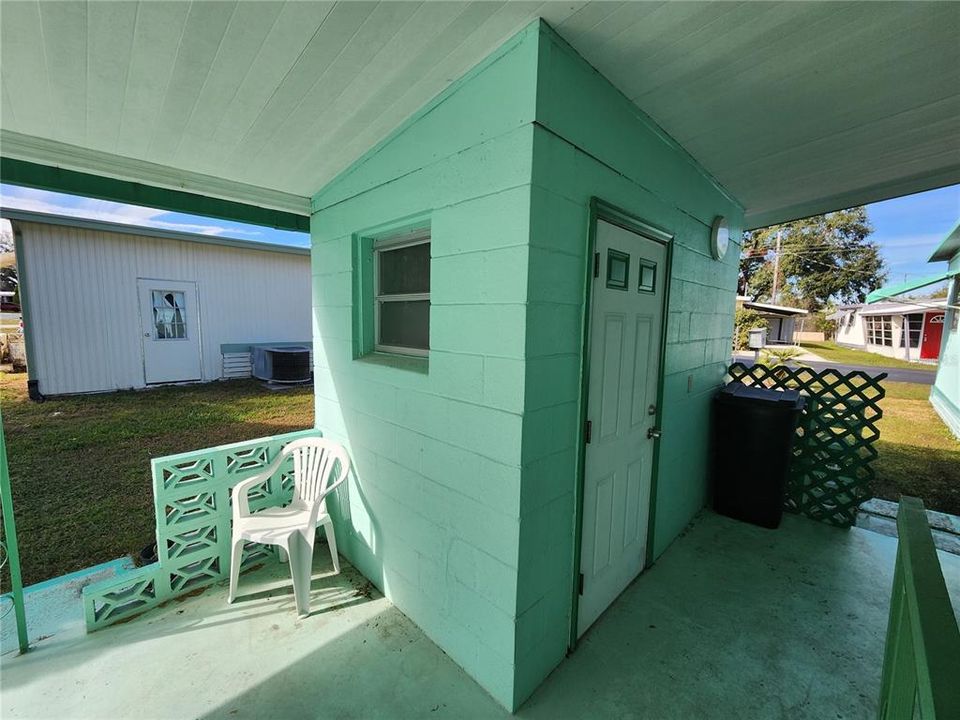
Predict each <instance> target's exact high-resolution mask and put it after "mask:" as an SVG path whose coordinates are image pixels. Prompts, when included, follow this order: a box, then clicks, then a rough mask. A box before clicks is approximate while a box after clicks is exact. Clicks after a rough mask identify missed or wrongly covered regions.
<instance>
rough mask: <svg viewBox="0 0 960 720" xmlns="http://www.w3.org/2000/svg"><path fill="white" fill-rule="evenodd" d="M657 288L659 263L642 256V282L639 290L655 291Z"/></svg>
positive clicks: (638, 286) (638, 287)
mask: <svg viewBox="0 0 960 720" xmlns="http://www.w3.org/2000/svg"><path fill="white" fill-rule="evenodd" d="M656 289H657V264H656V263H655V262H653V261H652V260H645V259H644V258H640V282H639V284H638V285H637V292H654V291H656Z"/></svg>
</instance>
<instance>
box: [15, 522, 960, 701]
mask: <svg viewBox="0 0 960 720" xmlns="http://www.w3.org/2000/svg"><path fill="white" fill-rule="evenodd" d="M895 549H896V541H895V540H894V539H893V538H890V537H885V536H882V535H878V534H876V533H872V532H869V531H866V530H861V529H858V528H854V529H852V530H850V531H843V530H837V529H834V528H830V527H827V526H824V525H820V524H817V523H814V522H811V521H807V520H804V519H802V518H797V517H790V516H788V517H786V518H785V519H784V524H783V526H782V527H781V529H780V530H778V531H769V530H763V529H761V528H756V527H753V526H750V525H745V524H742V523H738V522H736V521H733V520H729V519H727V518H722V517H719V516H716V515H714V514H712V513H709V512H705V513H704V514H703V515H702V516H701V517H700V518H699V519H698V520H697V521H696V522H695V523H694V525H693V526H692V527H691V528H690V529H689V530H688V532H687V533H686V534H685V535H684V536H682V537H680V538H679V539H678V540H677V541H676V542H675V543H674V544H673V546H672V547H671V548H670V549H669V550H668V551H667V552H666V554H665V555H664V556H663V557H662V558H661V559H660V561H659V562H658V563H657V564H656V565H655V566H654V567H653V568H651V569H650V570H648V571H647V572H646V573H644V574H643V575H642V576H641V577H640V578H639V579H638V580H637V581H636V582H634V583H633V585H631V586H630V587H629V588H628V589H627V590H626V592H625V593H624V594H623V595H622V596H621V597H620V599H619V600H618V601H617V602H616V603H615V604H614V605H613V606H612V607H611V608H610V609H609V610H608V611H607V612H606V613H605V614H604V615H603V616H602V617H601V619H600V620H599V621H598V622H597V624H596V625H594V627H593V628H592V629H591V630H590V631H588V633H587V634H586V635H585V636H584V638H583V639H582V640H581V643H580V645H579V647H578V649H577V651H576V652H575V653H574V654H572V655H571V656H570V657H569V658H568V659H567V660H566V661H565V662H564V663H563V664H562V665H561V666H560V667H559V668H557V670H556V671H554V673H553V674H552V675H551V676H550V677H549V678H548V679H547V681H546V682H545V683H544V684H543V685H542V686H541V687H540V688H539V690H538V691H537V692H536V693H535V694H534V696H533V697H532V698H531V699H530V700H529V701H528V702H527V703H526V704H525V705H524V706H523V708H521V710H520V711H519V712H518V713H517V715H518V716H519V717H523V718H597V717H635V718H644V717H650V718H674V717H676V718H689V717H698V718H700V717H702V718H728V717H737V716H739V717H757V718H781V717H784V718H786V717H789V718H807V717H809V718H872V717H874V716H875V714H876V696H877V693H878V692H879V684H880V667H881V661H882V656H883V640H884V634H885V630H886V621H887V609H888V604H889V594H890V584H891V582H892V577H893V564H894V552H895ZM316 557H317V563H316V565H315V575H314V582H313V592H312V607H313V613H312V614H311V616H310V617H308V618H305V619H303V620H298V619H297V618H296V616H295V614H294V611H293V597H292V594H291V593H290V590H289V587H288V586H289V579H288V577H287V575H286V566H285V565H270V566H268V567H265V568H263V569H261V570H258V571H256V572H253V573H250V574H248V575H245V576H244V577H243V578H242V579H241V593H242V594H243V597H242V598H240V600H239V601H238V602H237V604H235V605H233V606H228V605H227V604H226V587H225V586H223V585H219V586H215V587H213V588H210V589H208V590H207V591H206V592H204V593H202V594H200V595H198V596H196V597H192V598H188V599H185V600H183V601H181V602H172V603H170V604H169V605H167V606H165V607H163V608H161V609H159V610H156V611H154V612H152V613H150V614H148V615H146V616H144V617H142V618H139V619H137V620H134V621H132V622H129V623H126V624H121V625H118V626H114V627H112V628H107V629H106V630H102V631H100V632H97V633H93V634H91V635H78V634H74V635H72V636H70V635H66V634H64V635H58V636H55V637H53V638H49V639H47V640H44V641H41V642H40V643H38V644H37V645H36V647H35V648H33V649H32V650H31V651H30V652H29V653H27V654H26V655H23V656H19V657H16V656H7V657H4V658H3V662H2V668H0V670H2V675H0V690H2V697H0V704H2V707H0V713H2V716H3V717H4V718H33V717H57V718H111V719H115V718H138V719H142V718H236V719H240V718H264V717H270V718H308V717H318V718H320V717H322V718H416V717H431V718H433V717H450V718H499V717H505V716H507V713H506V712H505V711H504V710H503V709H502V708H500V707H499V706H498V705H497V704H496V703H495V702H494V701H493V700H492V699H491V698H490V697H489V696H488V695H487V694H486V693H485V692H484V691H483V690H482V689H481V688H480V687H479V686H478V685H476V684H475V683H474V682H473V681H472V680H471V679H470V678H469V677H468V676H467V675H466V674H465V673H464V672H463V671H462V670H460V668H459V667H457V666H456V665H455V664H454V663H453V662H452V661H451V660H450V659H449V658H448V657H447V656H446V655H445V654H444V653H443V652H442V651H441V650H440V649H439V648H437V647H436V646H435V645H434V644H433V643H432V642H431V641H430V640H429V639H428V638H427V637H426V636H425V635H424V634H423V633H422V632H421V631H420V630H419V629H418V628H417V627H416V626H414V625H413V624H412V623H411V622H410V621H409V620H407V619H406V618H405V617H404V616H403V614H402V613H400V612H399V611H398V610H397V609H396V608H394V607H393V606H392V605H391V604H390V603H389V602H388V601H387V600H386V599H384V598H383V597H382V596H381V595H380V594H379V593H378V592H377V591H376V589H374V588H372V586H370V585H369V584H368V583H367V582H366V581H365V580H364V578H362V577H361V576H360V575H359V574H358V573H356V571H354V570H353V569H352V568H350V567H349V566H348V565H346V564H345V567H344V572H343V573H342V574H341V575H339V576H331V575H329V562H330V561H329V557H326V556H325V553H324V552H323V549H322V548H320V549H318V552H317V555H316ZM940 559H941V565H942V566H943V568H944V574H945V576H946V577H947V584H948V586H949V587H950V590H951V594H952V595H953V597H954V598H955V599H954V607H955V608H957V607H960V602H957V598H960V557H956V556H953V555H947V554H941V555H940Z"/></svg>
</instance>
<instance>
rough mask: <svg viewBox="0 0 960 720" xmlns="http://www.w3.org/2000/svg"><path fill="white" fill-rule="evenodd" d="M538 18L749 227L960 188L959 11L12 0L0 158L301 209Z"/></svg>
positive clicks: (6, 25)
mask: <svg viewBox="0 0 960 720" xmlns="http://www.w3.org/2000/svg"><path fill="white" fill-rule="evenodd" d="M536 17H543V18H544V19H546V20H547V21H548V22H549V23H550V24H551V25H552V26H553V27H554V28H555V29H556V30H557V31H558V32H559V33H560V34H561V35H562V36H563V37H565V38H566V39H567V40H568V41H569V42H570V43H571V44H572V45H573V46H574V47H575V48H576V49H577V50H578V51H579V52H580V53H581V54H582V55H583V56H584V57H586V58H587V60H589V61H590V62H591V63H593V64H594V65H595V66H596V67H597V68H598V69H599V70H600V71H601V72H602V73H603V74H604V75H606V76H607V77H608V78H609V79H610V80H611V81H612V82H613V83H614V84H615V85H617V86H618V87H619V88H620V89H621V90H622V91H623V93H624V94H625V95H627V97H629V98H630V99H631V100H633V101H634V102H635V103H636V104H637V106H638V107H639V108H640V109H642V110H644V111H645V112H646V113H648V114H649V115H650V116H651V117H653V119H654V120H656V121H657V122H658V123H659V124H660V125H661V126H662V127H663V128H664V129H665V130H666V131H667V132H668V133H670V134H671V135H672V136H673V137H674V138H675V139H676V140H678V141H679V142H680V143H681V144H682V145H683V146H684V147H686V148H687V150H689V151H690V153H691V154H692V155H693V156H694V157H695V158H696V159H697V160H699V161H700V163H701V164H702V165H703V166H704V167H705V168H706V169H707V170H708V171H709V172H710V173H712V174H713V175H714V176H715V177H716V178H717V179H718V180H719V181H720V182H721V183H722V184H723V185H724V186H726V187H727V189H728V190H729V191H730V192H731V193H732V194H733V195H734V196H735V197H737V198H738V199H739V200H740V201H741V202H742V203H743V204H744V205H745V206H746V208H747V210H748V213H749V214H750V215H751V217H752V218H753V219H754V220H758V219H759V220H763V221H773V220H779V219H787V217H788V216H796V214H799V213H801V211H802V212H806V213H807V214H809V213H810V212H816V211H818V210H826V209H833V208H835V207H838V206H843V205H849V204H855V203H858V202H863V201H868V200H875V199H880V198H882V197H890V196H894V195H898V194H903V193H906V192H914V191H918V190H922V189H927V188H930V187H936V186H939V185H944V184H949V183H952V182H960V42H958V37H960V4H958V3H933V4H927V3H919V2H918V3H906V2H904V3H888V4H875V3H849V4H838V3H833V4H828V3H753V2H748V3H733V2H727V3H716V4H710V3H660V2H646V3H608V2H564V3H558V2H555V3H543V4H541V3H530V2H510V3H489V2H472V3H449V2H426V3H415V2H383V3H377V2H349V3H321V2H287V3H283V2H204V1H197V2H192V3H186V2H156V1H154V2H80V1H72V2H51V1H47V0H43V1H41V2H36V1H33V0H31V1H28V2H3V3H2V4H0V43H2V47H0V75H2V83H0V84H2V99H0V126H2V129H3V136H2V137H0V141H2V146H0V152H2V153H3V154H4V155H6V156H10V157H19V158H22V159H27V160H35V161H39V162H45V163H47V164H49V163H50V162H51V158H53V157H69V158H70V159H69V160H66V161H64V162H62V163H58V164H63V165H65V166H72V167H74V168H75V169H84V170H88V171H93V172H97V171H100V172H105V173H110V174H113V175H117V176H123V175H130V174H134V175H135V174H141V175H142V174H147V175H149V174H150V173H151V168H153V169H154V170H155V169H156V166H160V167H162V168H167V169H170V170H171V171H173V172H172V175H171V173H168V174H167V176H166V177H165V179H161V180H158V182H165V183H167V184H176V182H175V181H171V180H170V177H177V176H180V177H182V178H183V181H182V182H180V183H179V184H180V185H182V186H184V187H187V188H200V189H202V187H203V184H204V178H208V179H210V180H211V182H212V181H213V179H219V180H223V181H228V182H227V183H226V184H221V186H219V187H218V188H216V189H214V190H212V191H211V192H212V194H219V195H221V196H230V195H234V196H235V197H236V198H237V199H242V200H246V201H250V197H249V192H248V193H247V194H244V193H241V192H239V191H238V192H237V193H232V192H231V189H230V185H229V184H230V183H237V184H238V185H237V186H236V187H237V188H243V187H246V190H247V191H249V190H250V188H251V186H252V188H253V190H254V195H255V194H256V193H255V190H256V189H257V188H266V189H269V190H271V191H274V193H273V194H271V195H270V200H269V201H266V202H265V203H264V204H269V205H272V206H275V207H284V209H293V207H294V206H295V205H297V204H298V203H300V199H301V198H303V197H307V196H310V195H312V194H313V193H314V192H316V191H317V190H318V189H319V188H321V187H322V186H323V185H324V184H325V183H326V182H328V181H329V180H330V179H332V178H333V177H334V176H335V175H336V174H337V173H338V172H340V171H341V170H343V169H344V168H346V167H348V166H349V165H350V164H351V163H352V162H353V161H355V160H356V159H357V158H358V157H359V156H360V155H361V154H362V153H363V152H364V151H365V150H367V149H368V148H369V147H370V146H371V145H373V144H375V143H376V142H377V141H378V140H380V139H381V138H383V137H384V136H385V135H386V134H388V133H389V132H390V131H391V130H393V129H394V128H395V127H397V126H398V125H399V124H400V123H401V122H402V121H403V120H404V119H405V118H407V117H408V116H409V115H411V114H412V113H413V112H415V111H416V110H417V109H418V108H419V107H420V106H421V105H423V104H424V103H425V102H427V101H428V100H429V99H430V98H432V97H433V96H435V95H436V94H437V93H438V92H440V91H442V90H443V89H444V87H446V86H447V85H448V84H449V83H450V82H452V81H453V80H455V79H456V78H458V77H459V76H460V75H462V74H463V73H464V72H465V71H466V70H467V69H469V68H470V67H471V66H473V65H474V64H476V63H477V62H478V61H480V60H481V59H482V58H483V57H485V56H486V55H487V54H488V53H489V52H491V51H492V50H493V49H494V48H495V47H497V46H498V45H499V44H500V43H501V42H503V41H504V40H505V39H506V38H508V37H509V36H510V35H512V34H513V33H515V32H516V31H518V30H519V29H521V28H522V27H523V26H525V25H526V24H527V23H529V22H530V21H531V20H533V19H534V18H536ZM59 143H66V144H68V145H71V146H75V147H73V148H64V147H62V146H61V145H59ZM148 163H149V164H153V165H148ZM142 179H145V180H147V181H149V179H150V178H149V177H146V178H142ZM241 184H242V185H241ZM277 191H279V192H277ZM283 194H288V195H289V197H285V196H284V195H283Z"/></svg>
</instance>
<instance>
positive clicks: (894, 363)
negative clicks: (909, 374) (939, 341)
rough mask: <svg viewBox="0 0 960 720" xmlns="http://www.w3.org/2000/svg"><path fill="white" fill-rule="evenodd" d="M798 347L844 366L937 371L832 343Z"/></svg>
mask: <svg viewBox="0 0 960 720" xmlns="http://www.w3.org/2000/svg"><path fill="white" fill-rule="evenodd" d="M800 346H801V347H803V348H805V349H807V350H809V351H810V352H812V353H813V354H814V355H819V356H820V357H822V358H823V359H824V360H830V361H832V362H837V363H842V364H846V365H869V366H871V367H895V368H909V369H911V370H927V371H929V372H936V371H937V366H936V365H930V364H927V363H919V362H907V361H906V360H898V359H897V358H890V357H887V356H886V355H878V354H877V353H872V352H866V351H865V350H856V349H854V348H848V347H843V346H841V345H837V344H836V343H834V342H802V343H800Z"/></svg>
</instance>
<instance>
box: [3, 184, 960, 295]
mask: <svg viewBox="0 0 960 720" xmlns="http://www.w3.org/2000/svg"><path fill="white" fill-rule="evenodd" d="M0 203H2V204H3V205H5V206H7V207H16V208H20V209H24V210H33V211H37V212H48V213H55V214H58V215H71V216H78V217H86V218H93V219H96V220H107V221H111V222H122V223H129V224H133V225H147V226H150V227H159V228H164V229H167V230H179V231H182V232H193V233H201V234H206V235H220V236H224V237H235V238H240V239H248V240H259V241H262V242H274V243H281V244H285V245H301V246H306V245H309V244H310V239H309V236H308V235H307V234H306V233H295V232H286V231H283V230H273V229H272V228H265V227H259V226H256V225H244V224H242V223H232V222H227V221H224V220H215V219H211V218H204V217H197V216H194V215H184V214H182V213H172V212H166V211H163V210H153V209H150V208H143V207H138V206H135V205H123V204H120V203H114V202H108V201H105V200H91V199H88V198H81V197H75V196H72V195H62V194H60V193H51V192H45V191H43V190H32V189H29V188H22V187H16V186H13V185H0ZM867 213H868V215H869V217H870V222H871V223H872V224H873V228H874V232H873V235H872V236H871V237H872V239H873V240H875V241H876V242H877V243H878V244H879V245H880V248H881V252H882V254H883V257H884V260H885V261H886V267H887V271H888V273H889V277H888V282H890V283H894V282H897V283H899V282H903V280H904V278H906V279H908V280H911V279H914V278H917V277H922V276H925V275H931V274H934V273H936V272H937V271H938V270H940V269H942V268H943V267H945V264H944V263H938V264H930V263H927V258H928V257H930V254H931V253H932V252H933V250H934V249H935V248H936V247H937V245H939V244H940V242H941V241H942V240H943V238H944V236H945V235H946V234H947V233H948V232H949V231H950V230H951V228H953V226H954V225H955V224H956V223H957V220H958V219H960V185H952V186H950V187H946V188H941V189H939V190H931V191H929V192H925V193H919V194H917V195H908V196H906V197H902V198H896V199H894V200H886V201H884V202H880V203H874V204H873V205H868V206H867Z"/></svg>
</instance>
